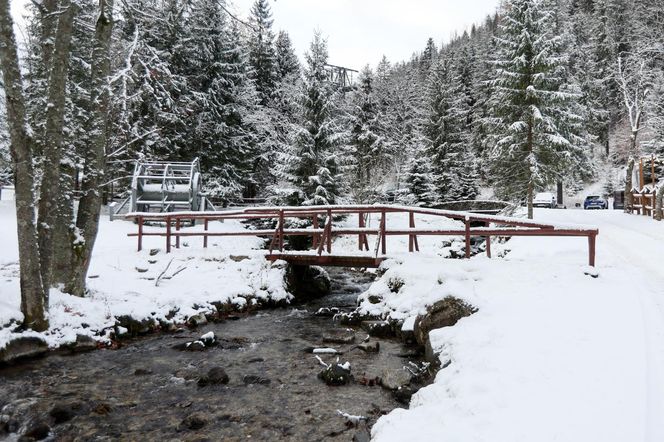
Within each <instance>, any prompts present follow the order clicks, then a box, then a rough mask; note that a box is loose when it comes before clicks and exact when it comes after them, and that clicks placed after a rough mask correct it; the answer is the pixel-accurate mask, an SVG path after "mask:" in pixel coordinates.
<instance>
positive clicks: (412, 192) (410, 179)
mask: <svg viewBox="0 0 664 442" xmlns="http://www.w3.org/2000/svg"><path fill="white" fill-rule="evenodd" d="M411 155H412V156H411V159H410V161H409V163H408V166H407V171H406V174H405V178H404V181H405V184H406V190H407V193H406V196H405V198H403V202H404V203H405V204H408V205H413V206H424V207H426V206H431V205H432V204H433V203H434V201H435V192H436V189H435V187H434V186H433V185H432V184H431V182H432V180H433V177H432V174H431V167H430V164H429V159H428V158H427V157H426V155H423V152H417V151H414V152H412V154H411Z"/></svg>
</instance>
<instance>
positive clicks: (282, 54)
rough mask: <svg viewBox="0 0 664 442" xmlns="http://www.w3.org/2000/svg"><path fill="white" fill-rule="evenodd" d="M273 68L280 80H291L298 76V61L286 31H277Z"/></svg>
mask: <svg viewBox="0 0 664 442" xmlns="http://www.w3.org/2000/svg"><path fill="white" fill-rule="evenodd" d="M275 68H276V71H277V78H278V80H279V81H280V82H283V81H289V82H293V81H295V80H296V79H299V77H300V62H299V61H298V59H297V55H295V50H294V49H293V43H292V42H291V39H290V36H289V35H288V33H287V32H286V31H279V34H277V39H276V41H275Z"/></svg>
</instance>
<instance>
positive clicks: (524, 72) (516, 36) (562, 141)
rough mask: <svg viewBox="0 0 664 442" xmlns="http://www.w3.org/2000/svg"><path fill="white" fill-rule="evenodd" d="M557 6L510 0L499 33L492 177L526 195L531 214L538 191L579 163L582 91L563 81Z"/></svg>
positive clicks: (514, 195) (507, 193) (501, 187)
mask: <svg viewBox="0 0 664 442" xmlns="http://www.w3.org/2000/svg"><path fill="white" fill-rule="evenodd" d="M553 20H554V14H553V11H551V10H547V9H544V8H542V3H541V2H540V1H539V0H511V1H510V2H509V3H508V5H507V7H506V15H505V17H504V22H503V24H502V25H501V35H500V37H498V40H497V41H498V45H499V50H500V52H499V57H500V58H499V60H497V62H496V65H497V67H498V69H497V72H496V74H497V79H496V81H495V86H496V94H495V97H494V98H495V101H494V112H495V114H496V115H497V117H498V121H497V124H496V127H495V130H496V135H497V138H498V142H497V144H496V146H495V148H494V150H493V155H492V160H493V164H492V173H493V179H494V183H495V185H496V187H497V189H498V191H499V194H500V195H501V196H503V197H506V198H510V199H513V200H522V199H525V200H526V201H527V205H528V217H529V218H532V216H533V208H532V202H533V196H534V192H535V191H537V190H539V189H543V188H545V187H546V186H549V185H551V184H553V183H554V182H556V181H558V180H560V179H561V178H562V177H564V176H565V174H566V172H567V171H568V170H569V169H570V168H574V167H577V166H578V163H579V162H580V161H581V160H582V158H583V155H584V152H583V150H582V148H581V147H580V143H581V141H582V140H581V139H580V137H579V135H578V124H579V122H580V117H579V116H578V113H577V108H576V100H577V99H578V95H577V94H575V93H573V92H571V91H569V90H568V89H567V87H566V85H565V84H564V78H565V72H564V69H565V63H566V59H565V57H564V56H563V55H561V54H560V53H559V47H560V44H561V41H560V37H559V36H556V35H552V33H551V30H552V29H553V28H554V23H553Z"/></svg>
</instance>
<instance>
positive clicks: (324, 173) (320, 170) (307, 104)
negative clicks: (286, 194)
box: [288, 32, 343, 205]
mask: <svg viewBox="0 0 664 442" xmlns="http://www.w3.org/2000/svg"><path fill="white" fill-rule="evenodd" d="M327 57H328V55H327V42H326V41H325V39H323V37H322V36H321V35H320V33H318V32H316V33H315V34H314V39H313V41H312V42H311V46H310V49H309V52H308V53H307V55H306V61H307V68H306V70H305V73H304V76H305V78H304V83H303V86H302V93H301V100H302V101H301V115H300V121H301V124H300V127H299V128H298V131H297V134H296V135H295V140H294V151H293V153H292V155H291V157H290V161H289V162H290V167H289V173H288V176H289V180H290V181H291V183H292V184H293V185H294V186H295V188H296V189H297V190H298V194H297V195H296V196H295V199H294V200H292V201H290V203H296V204H301V205H325V204H334V203H335V202H337V201H338V200H339V197H340V192H341V190H342V187H343V182H342V177H341V173H340V167H339V159H338V156H337V147H338V144H339V133H340V132H341V130H340V128H339V127H338V126H337V123H336V121H335V120H334V118H333V115H334V114H333V111H334V109H333V108H334V101H333V96H332V95H333V91H332V87H331V85H330V84H329V83H328V81H327V72H326V70H325V65H326V63H327Z"/></svg>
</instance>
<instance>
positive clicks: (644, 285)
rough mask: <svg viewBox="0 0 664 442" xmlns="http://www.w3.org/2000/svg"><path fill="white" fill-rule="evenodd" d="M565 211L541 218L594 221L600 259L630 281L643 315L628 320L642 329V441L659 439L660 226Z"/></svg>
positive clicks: (662, 389)
mask: <svg viewBox="0 0 664 442" xmlns="http://www.w3.org/2000/svg"><path fill="white" fill-rule="evenodd" d="M565 212H566V213H564V215H563V213H555V212H554V213H555V214H554V213H551V214H547V215H546V216H547V218H548V219H551V220H558V219H561V220H562V219H564V220H565V221H568V222H576V223H587V222H593V223H594V224H596V225H598V226H600V232H601V236H600V238H601V242H602V245H601V246H600V251H599V259H600V260H602V262H604V263H605V264H604V265H605V266H608V265H611V266H612V267H613V268H614V270H615V271H617V272H620V273H622V274H623V275H625V277H627V278H629V280H630V281H631V283H632V284H633V290H632V291H630V293H627V296H628V297H630V298H632V299H633V302H636V303H637V304H638V306H639V309H640V312H641V314H642V317H641V318H634V319H635V321H633V324H634V325H635V326H639V325H640V327H641V328H642V333H643V344H644V348H645V351H644V355H643V359H644V361H643V362H644V366H643V369H644V372H643V377H644V382H645V390H646V397H645V400H644V405H645V408H646V409H645V416H644V419H645V428H644V432H645V435H644V439H643V440H644V441H648V442H650V441H664V424H663V423H662V416H664V268H663V267H662V265H663V264H664V225H663V223H657V222H654V221H652V220H651V219H649V218H647V217H645V216H636V215H625V214H623V213H620V212H615V211H598V212H584V211H576V210H571V211H565ZM561 215H563V216H561ZM600 266H602V264H600ZM639 319H640V320H641V321H640V322H641V324H638V323H639ZM637 324H638V325H637Z"/></svg>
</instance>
